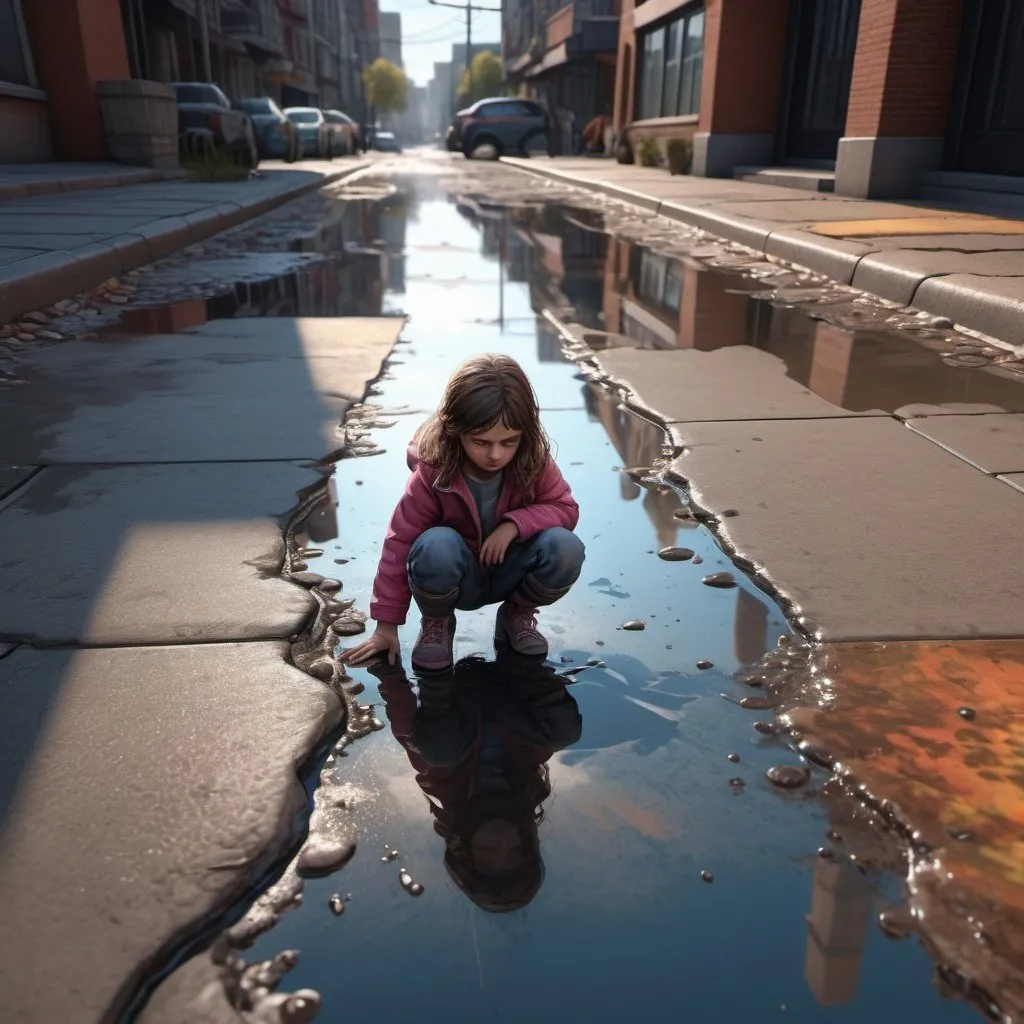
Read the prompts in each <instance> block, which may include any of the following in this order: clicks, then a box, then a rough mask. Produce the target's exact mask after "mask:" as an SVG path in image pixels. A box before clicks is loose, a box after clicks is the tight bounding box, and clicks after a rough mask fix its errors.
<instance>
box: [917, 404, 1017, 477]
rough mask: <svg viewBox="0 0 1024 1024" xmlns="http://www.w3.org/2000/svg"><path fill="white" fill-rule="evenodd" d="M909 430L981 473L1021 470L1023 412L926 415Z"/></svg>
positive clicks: (1002, 472)
mask: <svg viewBox="0 0 1024 1024" xmlns="http://www.w3.org/2000/svg"><path fill="white" fill-rule="evenodd" d="M907 426H908V427H910V429H911V430H915V431H917V433H919V434H921V435H922V436H924V437H927V438H928V439H929V440H931V441H934V442H935V443H936V444H940V445H942V447H943V448H946V449H947V450H949V451H951V452H952V453H953V454H954V455H958V456H959V457H960V458H961V459H964V460H965V461H966V462H969V463H970V464H971V465H972V466H975V467H977V468H978V469H980V470H981V471H982V472H983V473H993V474H1004V473H1024V415H1022V414H1020V413H1010V414H1009V415H1006V414H999V413H997V414H995V415H988V416H986V415H982V416H936V417H931V416H926V417H924V418H922V419H914V420H911V421H910V422H909V423H908V424H907Z"/></svg>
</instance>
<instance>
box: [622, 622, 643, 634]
mask: <svg viewBox="0 0 1024 1024" xmlns="http://www.w3.org/2000/svg"><path fill="white" fill-rule="evenodd" d="M622 628H623V629H628V630H630V631H631V632H639V631H640V630H642V629H646V628H647V623H646V622H644V620H643V619H630V620H629V622H624V623H623V624H622Z"/></svg>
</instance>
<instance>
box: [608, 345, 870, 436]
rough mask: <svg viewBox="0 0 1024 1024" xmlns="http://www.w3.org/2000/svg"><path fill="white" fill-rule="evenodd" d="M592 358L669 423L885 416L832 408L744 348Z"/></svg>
mask: <svg viewBox="0 0 1024 1024" xmlns="http://www.w3.org/2000/svg"><path fill="white" fill-rule="evenodd" d="M623 340H626V339H623ZM597 360H598V362H599V363H600V365H601V367H602V368H603V369H604V370H605V371H606V372H608V373H610V374H611V375H612V376H614V377H617V378H619V379H620V380H625V381H628V382H629V384H630V386H631V387H632V388H633V390H634V391H635V392H636V393H637V394H638V395H639V396H640V398H641V400H642V401H643V402H644V404H645V405H648V406H650V407H651V408H652V409H655V410H657V412H658V413H659V415H661V416H662V417H664V418H665V419H666V420H667V421H668V422H670V423H677V422H688V423H695V422H702V421H713V420H766V419H816V418H819V417H852V416H865V415H866V416H885V415H886V413H885V412H883V411H882V410H873V411H870V412H850V411H848V410H846V409H842V408H840V407H839V406H836V405H833V404H832V403H831V402H828V401H826V400H825V399H823V398H819V397H818V396H817V395H816V394H814V392H812V391H810V390H809V389H808V388H805V387H804V386H803V385H802V384H800V383H799V382H798V381H795V380H793V379H792V378H791V377H789V376H787V374H786V364H785V363H784V362H783V361H782V360H781V359H779V358H777V357H776V356H774V355H772V354H770V353H768V352H763V351H761V350H760V349H756V348H751V347H749V346H746V345H736V346H731V347H729V348H720V349H714V350H712V351H710V352H703V351H699V350H697V349H668V350H654V349H636V348H611V349H605V350H604V351H602V352H600V353H599V354H598V356H597Z"/></svg>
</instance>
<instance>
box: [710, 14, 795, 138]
mask: <svg viewBox="0 0 1024 1024" xmlns="http://www.w3.org/2000/svg"><path fill="white" fill-rule="evenodd" d="M788 23H789V0H708V2H707V5H706V21H705V23H704V76H703V78H702V80H701V110H700V127H701V131H712V132H726V133H733V132H736V133H752V134H773V133H774V132H775V130H776V128H777V126H778V114H779V98H780V93H781V89H782V65H783V61H784V59H785V53H786V37H787V27H788Z"/></svg>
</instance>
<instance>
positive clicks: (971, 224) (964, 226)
mask: <svg viewBox="0 0 1024 1024" xmlns="http://www.w3.org/2000/svg"><path fill="white" fill-rule="evenodd" d="M810 230H811V231H813V232H814V233H815V234H816V235H824V236H825V237H826V238H857V237H864V238H866V237H870V236H872V235H968V234H982V235H1024V220H1005V219H1003V218H1001V217H984V216H979V215H978V214H969V213H944V214H942V215H940V216H935V217H892V218H888V219H885V220H833V221H826V222H823V223H821V224H813V225H811V229H810Z"/></svg>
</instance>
